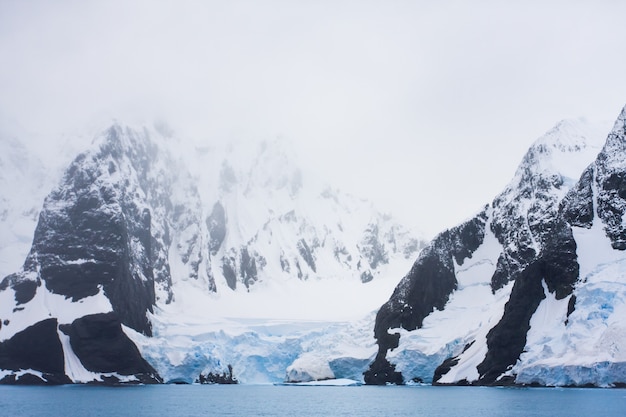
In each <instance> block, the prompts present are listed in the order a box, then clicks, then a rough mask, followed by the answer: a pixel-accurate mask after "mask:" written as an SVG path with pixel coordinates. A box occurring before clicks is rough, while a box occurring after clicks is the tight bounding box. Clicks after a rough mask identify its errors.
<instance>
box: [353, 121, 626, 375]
mask: <svg viewBox="0 0 626 417" xmlns="http://www.w3.org/2000/svg"><path fill="white" fill-rule="evenodd" d="M623 120H624V112H622V115H620V118H619V119H618V121H617V123H616V125H615V127H614V129H613V131H612V132H611V134H610V135H609V137H608V139H607V140H606V144H605V146H604V148H603V149H602V151H601V152H600V154H599V156H598V157H597V159H596V161H595V162H594V163H593V164H592V165H591V166H590V167H589V168H587V169H586V170H585V171H584V172H583V169H584V167H585V164H584V162H585V160H587V161H589V162H590V161H593V159H594V156H595V155H594V154H596V153H597V151H598V150H599V147H598V146H597V145H596V143H598V141H597V139H598V138H599V137H601V136H599V135H597V134H595V133H594V132H587V131H586V129H584V126H583V125H582V124H581V123H580V122H578V123H575V124H572V123H562V124H560V125H559V126H557V127H556V128H555V129H554V130H552V131H551V132H548V134H546V136H544V137H543V138H541V139H540V140H538V141H537V142H536V143H535V144H534V145H533V146H532V147H531V149H530V150H529V151H528V153H527V154H526V156H525V157H524V160H523V161H522V163H521V165H520V167H519V168H518V170H517V172H516V175H515V178H514V179H513V181H512V182H511V183H510V184H509V186H508V187H507V188H506V189H505V190H504V191H503V192H502V193H501V194H500V195H499V196H498V197H496V198H495V199H494V201H493V202H492V203H491V204H490V205H488V206H487V207H486V208H485V209H484V210H483V211H481V212H480V213H479V214H478V215H477V216H475V217H474V218H473V219H471V220H469V221H468V222H466V223H464V224H462V225H461V226H459V227H456V228H453V229H451V230H449V231H446V232H444V233H442V234H440V235H439V236H438V237H437V238H435V239H434V241H433V242H432V243H431V245H430V246H429V247H428V248H426V249H425V250H424V251H423V252H422V253H421V255H420V257H419V258H418V259H417V261H416V262H415V264H414V266H413V268H412V269H411V271H410V272H409V273H408V274H407V275H406V277H405V278H404V279H403V280H402V281H401V282H400V284H399V285H398V287H397V288H396V290H395V291H394V293H393V295H392V297H391V298H390V300H389V301H388V302H387V303H385V304H384V305H383V306H382V307H381V309H380V311H379V312H378V315H377V318H376V326H375V331H374V332H375V337H376V339H377V342H378V345H379V352H378V355H377V356H376V359H375V361H374V362H373V363H372V364H371V366H370V369H369V370H368V371H367V372H366V374H365V380H366V382H367V383H370V384H383V383H388V382H392V383H402V382H406V381H409V380H419V381H429V382H430V381H432V382H435V383H440V384H506V383H524V384H526V383H538V384H548V385H582V384H587V383H591V384H595V385H603V386H604V385H612V384H615V383H620V382H623V380H624V378H623V376H624V375H623V369H622V368H623V366H622V365H618V366H617V369H618V370H614V371H613V373H612V374H611V375H608V374H607V375H604V376H602V377H599V376H598V375H597V374H596V375H593V372H586V373H585V371H584V369H593V368H594V366H596V365H597V364H598V362H601V360H600V359H599V358H600V357H603V358H604V359H607V360H608V362H609V363H611V364H612V365H615V364H616V363H618V364H619V363H622V361H623V358H622V357H621V356H620V354H617V353H615V352H614V351H609V352H607V351H606V350H601V352H598V353H599V354H598V355H596V356H592V355H588V356H587V357H586V358H585V359H584V361H583V362H584V363H581V360H580V358H578V359H576V360H573V359H572V358H571V357H567V358H563V357H561V356H559V355H558V354H557V353H556V350H557V349H560V350H563V346H560V343H559V342H557V341H558V340H561V341H562V340H567V339H568V337H571V334H572V333H576V334H577V335H578V336H580V334H578V332H579V331H580V329H578V327H577V326H585V325H588V323H585V316H584V315H582V314H583V313H582V312H580V313H581V315H579V314H578V313H577V311H578V310H577V309H578V307H577V306H578V305H579V304H580V298H579V295H577V294H579V293H586V292H587V291H589V286H590V285H591V284H590V281H589V280H590V275H589V274H590V271H594V272H593V273H592V275H593V274H595V273H596V272H597V269H595V268H598V267H599V266H600V265H605V264H604V263H603V261H602V260H603V259H606V258H607V257H608V259H611V260H612V262H615V263H612V265H613V266H612V267H614V268H618V266H617V265H620V262H622V259H624V256H623V252H621V251H623V249H624V247H623V244H622V241H623V233H624V232H623V230H624V229H623V227H624V226H623V221H624V216H623V212H624V196H623V195H620V192H621V191H620V190H621V189H622V188H623V178H624V177H623V173H622V171H624V162H623V161H624V146H625V145H624V143H625V141H624V122H623ZM580 172H583V174H582V177H580V180H579V181H575V179H576V178H577V176H578V175H579V174H580ZM568 190H569V192H568ZM622 191H623V190H622ZM622 194H623V193H622ZM598 219H599V220H598ZM599 221H601V222H602V224H603V225H604V226H603V230H604V233H603V234H602V236H598V235H594V236H595V237H594V238H596V239H598V241H599V242H602V241H603V240H604V239H609V241H610V247H609V248H607V247H606V246H607V245H604V246H598V247H597V248H592V247H590V245H588V244H581V243H582V242H583V240H584V238H582V237H581V236H585V232H584V229H593V227H592V225H594V224H596V223H594V222H599ZM598 224H599V223H598ZM596 227H597V228H598V229H599V228H600V226H596ZM581 228H582V229H581ZM598 229H596V230H598ZM581 230H583V231H581ZM587 238H588V237H587ZM581 258H583V259H585V260H586V262H587V263H589V264H591V265H596V266H594V267H591V266H590V267H587V268H583V267H582V266H581ZM624 276H625V275H622V274H618V275H602V278H601V280H602V282H607V284H606V285H609V286H614V285H623V284H618V283H620V282H624ZM596 279H600V278H596ZM608 282H610V284H608ZM594 285H595V284H594ZM601 286H602V285H601ZM621 293H623V291H622V292H621ZM621 297H622V295H619V296H618V297H617V300H620V301H619V302H617V303H616V300H613V301H611V302H610V305H611V306H610V307H609V309H610V310H611V314H608V315H607V317H605V320H606V322H607V323H608V322H611V321H612V320H615V317H616V316H614V315H613V312H614V311H616V310H617V309H618V308H617V307H616V305H617V306H621V303H622V301H621ZM592 304H593V301H591V300H590V299H587V300H586V307H585V311H586V312H588V311H587V310H588V309H589V307H590V306H591V305H592ZM555 306H558V308H556V307H555ZM596 307H597V308H603V307H602V305H597V306H596ZM620 308H621V307H620ZM546 314H548V317H546V316H545V315H546ZM549 316H554V317H549ZM575 317H576V319H577V321H575V322H573V320H574V318H575ZM551 320H552V321H551ZM543 321H548V322H549V323H550V326H546V325H545V323H544V322H543ZM548 331H549V332H552V334H551V335H550V337H545V333H546V332H548ZM600 332H601V331H600ZM613 332H614V330H613ZM601 333H603V332H601ZM609 333H610V334H613V333H612V332H609ZM538 335H544V337H545V338H543V339H542V338H541V337H539V336H538ZM603 335H605V333H603ZM605 337H609V338H610V340H611V341H612V343H614V345H613V346H614V348H615V347H616V346H626V338H624V337H621V338H615V337H614V336H611V335H606V336H605ZM548 340H550V341H551V342H550V343H547V341H548ZM569 340H570V344H569V347H570V348H572V350H574V351H576V350H578V351H580V350H582V349H584V347H583V345H584V344H585V343H591V344H593V343H592V342H591V340H587V338H584V337H581V338H579V340H577V341H576V342H574V341H573V340H572V339H571V338H570V339H569ZM583 340H585V342H583ZM561 343H562V342H561ZM551 344H552V345H551ZM554 345H558V346H554ZM605 357H606V358H605ZM393 362H395V363H393ZM538 363H541V364H542V365H541V366H540V365H538ZM531 364H532V365H531ZM546 364H549V366H548V365H546ZM542 366H544V367H543V368H542ZM620 366H621V368H620ZM548 368H549V369H548ZM583 368H584V369H583ZM566 369H569V371H567V372H566V371H565V370H566ZM619 369H622V370H621V371H620V370H619ZM540 372H543V373H544V375H542V376H541V378H539V377H537V374H539V373H540ZM548 373H550V377H546V375H545V374H548ZM566 374H567V375H568V376H565V375H566Z"/></svg>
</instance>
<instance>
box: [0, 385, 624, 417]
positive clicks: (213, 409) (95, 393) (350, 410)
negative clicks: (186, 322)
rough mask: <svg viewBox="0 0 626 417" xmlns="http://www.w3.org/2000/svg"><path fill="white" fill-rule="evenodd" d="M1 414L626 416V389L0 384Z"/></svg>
mask: <svg viewBox="0 0 626 417" xmlns="http://www.w3.org/2000/svg"><path fill="white" fill-rule="evenodd" d="M0 415H1V416H7V417H8V416H11V417H27V416H28V417H32V416H46V417H47V416H59V417H81V416H90V417H97V416H106V417H119V416H133V417H142V416H166V417H183V416H185V417H186V416H288V417H294V416H386V417H397V416H428V417H438V416H446V417H450V416H463V417H497V416H523V417H531V416H550V417H559V416H563V417H565V416H567V417H575V416H594V417H611V416H620V417H621V416H624V415H626V390H624V389H578V388H567V389H566V388H486V387H485V388H482V387H480V388H479V387H431V386H404V387H396V386H387V387H375V386H360V387H298V386H272V385H230V386H225V385H159V386H125V387H98V386H69V385H68V386H57V387H21V386H0Z"/></svg>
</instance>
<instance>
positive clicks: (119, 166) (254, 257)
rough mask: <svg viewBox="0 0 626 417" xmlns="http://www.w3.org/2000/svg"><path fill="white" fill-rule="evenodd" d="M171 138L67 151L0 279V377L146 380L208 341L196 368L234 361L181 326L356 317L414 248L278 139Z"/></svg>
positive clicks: (415, 243) (122, 133)
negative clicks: (158, 357)
mask: <svg viewBox="0 0 626 417" xmlns="http://www.w3.org/2000/svg"><path fill="white" fill-rule="evenodd" d="M186 146H187V144H185V143H183V142H181V141H179V140H177V139H176V138H174V137H172V136H171V135H170V134H169V132H167V130H164V129H147V128H141V129H132V128H129V127H122V126H119V125H114V126H112V127H111V128H110V129H108V130H107V131H105V132H104V133H103V134H102V135H100V136H99V137H98V138H97V139H96V141H95V142H94V144H93V146H92V148H91V149H90V150H88V151H87V152H85V153H82V154H80V155H79V156H78V157H76V158H75V160H74V161H73V162H72V164H71V165H70V166H69V168H68V169H67V170H66V171H65V174H64V176H63V178H62V180H61V181H60V183H59V185H58V186H57V187H56V188H55V189H54V190H53V191H52V192H51V193H50V194H49V195H48V197H47V198H46V200H45V203H44V205H43V209H42V210H41V213H40V216H39V220H38V223H37V227H36V229H35V232H34V238H33V243H32V247H31V248H30V252H29V253H28V255H27V256H26V260H25V262H24V263H23V266H22V267H21V268H19V269H18V270H17V272H16V273H13V274H10V275H8V276H7V277H6V278H4V280H2V281H1V283H0V322H1V323H2V326H0V369H3V371H2V374H0V379H2V380H3V381H4V382H9V383H11V382H18V381H19V382H33V381H39V380H43V381H47V382H52V383H58V382H70V381H74V382H88V381H92V380H95V381H101V382H110V381H122V382H130V381H140V382H159V381H161V379H160V377H159V375H158V373H157V371H156V370H155V367H156V368H158V372H160V373H162V374H163V375H167V376H168V377H171V378H173V379H179V380H185V381H188V382H192V381H193V380H194V378H199V375H200V374H196V375H189V374H188V373H185V372H183V373H182V374H181V375H178V374H176V373H175V372H173V371H171V369H172V368H176V366H177V365H176V364H177V363H178V362H177V361H178V360H179V359H177V358H180V357H185V355H188V354H191V353H192V352H194V350H193V349H199V350H200V351H201V352H208V356H196V359H195V360H196V361H200V362H202V363H204V366H203V368H202V369H201V370H200V371H204V370H207V369H209V371H208V372H213V373H217V374H221V373H222V372H223V371H224V370H225V369H226V365H227V362H225V361H226V360H228V361H229V362H230V361H231V359H232V362H236V363H237V364H241V363H242V362H241V361H242V360H243V359H241V358H239V359H237V357H231V356H226V357H224V358H222V360H220V357H216V356H213V353H211V352H213V351H211V350H210V349H209V348H208V347H207V346H206V344H204V342H199V341H198V339H197V337H200V339H201V340H205V339H206V340H209V339H210V338H211V337H213V336H211V334H212V333H211V332H212V331H213V329H215V325H216V323H218V324H219V323H224V321H223V318H224V317H231V318H235V319H245V318H249V317H254V318H256V319H265V320H272V319H274V320H276V319H280V318H285V317H288V318H290V319H294V318H296V319H298V318H300V319H302V318H306V319H308V320H311V319H315V318H320V319H324V320H325V319H327V318H328V317H329V316H330V317H333V320H338V317H339V316H341V317H349V318H352V317H356V316H359V315H361V314H364V313H365V312H368V311H371V310H373V309H374V308H375V306H376V305H377V304H379V303H380V302H381V301H382V300H381V297H384V296H385V295H386V294H388V293H389V292H390V291H391V288H392V287H393V285H395V282H393V279H388V278H385V277H388V276H394V274H392V273H389V272H390V271H391V269H393V268H398V267H399V266H400V267H406V266H408V263H409V262H410V261H411V258H412V257H414V256H415V255H416V253H417V252H418V251H419V249H420V248H421V246H422V245H423V241H422V240H420V238H419V237H418V236H416V235H414V234H412V233H411V232H409V231H408V230H406V229H404V228H403V227H401V226H400V225H398V224H396V223H395V222H394V221H393V219H392V218H391V217H389V216H387V215H382V214H380V213H378V212H376V210H375V209H374V208H373V207H372V205H371V204H370V203H367V202H365V201H362V200H358V199H356V198H354V197H351V196H349V195H346V194H343V193H341V192H339V191H338V190H333V189H331V188H329V187H327V186H324V185H323V184H317V183H316V181H315V178H314V177H312V176H310V175H308V174H307V173H303V172H302V171H301V170H300V169H299V168H298V166H297V164H296V163H295V162H294V157H293V156H292V155H289V149H288V147H287V145H286V144H284V143H273V144H272V143H270V144H268V143H264V144H261V145H260V146H259V147H237V146H235V145H233V146H231V148H230V149H228V148H226V149H196V150H195V151H194V152H189V149H188V148H185V147H186ZM190 155H191V156H190ZM14 197H15V198H18V197H17V195H15V194H14ZM395 276H398V275H395ZM348 295H350V296H354V297H355V299H356V300H358V302H356V303H354V302H353V301H352V300H351V297H349V296H348ZM320 312H321V314H320ZM324 326H325V325H324ZM181 329H182V330H181ZM200 335H203V336H200ZM129 337H130V338H129ZM131 338H132V340H131ZM27 340H37V342H38V343H37V346H39V347H38V348H37V349H30V348H24V343H27V342H26V341H27ZM174 340H178V341H179V342H180V343H181V345H174V346H171V348H170V347H169V346H170V343H172V341H174ZM182 341H184V343H183V342H182ZM271 343H274V341H271ZM271 343H270V344H271ZM137 345H138V346H139V347H140V349H141V351H142V352H145V353H144V357H145V358H152V359H154V358H155V356H151V355H150V354H149V353H148V352H149V351H150V350H149V347H150V346H161V347H164V350H161V351H160V352H162V353H163V352H164V353H163V355H162V358H163V357H167V358H172V359H171V362H162V361H156V362H151V363H148V362H146V361H145V360H144V357H142V356H141V355H140V354H139V350H138V349H137ZM29 346H30V345H29ZM227 346H229V341H228V340H227V339H225V340H223V341H222V342H221V344H220V349H226V347H227ZM30 347H31V348H32V346H30ZM180 349H183V351H182V352H181V351H180ZM43 351H45V352H48V353H46V354H45V355H43V353H42V352H43ZM42 355H43V356H42ZM236 359H237V361H235V360H236ZM294 359H295V358H294ZM212 363H214V364H221V368H219V367H218V368H215V367H213V368H211V366H210V365H211V364H212ZM287 365H288V364H287ZM284 368H286V366H285V367H284ZM189 369H195V368H194V367H193V366H192V367H191V368H189V367H188V368H187V370H189ZM235 372H240V374H241V375H242V376H243V378H242V380H243V379H245V378H246V375H247V374H246V373H245V372H243V370H240V369H235ZM281 372H282V373H283V375H284V372H285V369H282V370H281ZM203 375H205V377H206V375H207V373H206V372H205V373H204V374H203ZM251 375H252V374H251ZM272 375H273V374H272ZM250 378H253V377H252V376H251V377H250ZM266 378H269V380H271V381H275V379H273V378H274V377H273V376H271V377H268V376H266ZM281 380H282V379H281Z"/></svg>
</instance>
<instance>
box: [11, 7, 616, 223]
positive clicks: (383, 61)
mask: <svg viewBox="0 0 626 417" xmlns="http://www.w3.org/2000/svg"><path fill="white" fill-rule="evenodd" d="M624 12H626V5H624V4H623V2H618V1H611V0H605V1H596V2H586V1H547V2H539V1H530V2H523V3H522V2H518V3H515V4H513V3H512V2H506V3H504V2H497V1H477V2H460V1H442V2H429V1H401V0H395V1H382V0H380V1H357V0H343V1H341V0H340V1H330V0H328V1H316V2H312V1H305V0H300V1H279V0H270V1H228V2H225V1H147V0H144V1H117V0H112V1H59V2H47V1H29V2H19V1H14V0H0V53H1V56H2V57H3V65H2V66H0V91H1V92H2V94H0V115H2V116H3V117H4V118H12V119H16V120H18V121H19V122H20V123H21V124H22V125H24V126H26V127H28V128H29V129H30V130H32V131H37V132H39V133H41V134H42V135H43V136H42V135H40V136H39V137H46V138H54V137H56V136H55V135H57V134H58V133H60V132H64V133H66V134H74V133H76V132H82V131H84V130H85V129H87V128H86V126H90V128H91V127H93V126H99V125H104V124H105V123H107V122H108V120H110V119H111V118H116V119H118V120H120V121H128V122H131V123H137V122H151V121H152V120H154V119H155V118H158V119H163V120H167V121H168V123H169V124H170V125H172V126H173V127H174V128H175V129H176V130H177V131H178V132H180V133H181V134H184V135H187V136H193V137H195V138H200V139H202V140H207V141H215V140H224V139H229V138H241V137H243V138H253V139H259V138H267V137H272V136H276V135H284V136H288V137H290V138H292V139H293V140H295V141H298V142H299V143H300V146H301V148H302V149H303V151H304V152H306V154H307V155H310V156H311V163H317V162H319V163H320V164H321V165H323V167H324V168H325V171H326V172H327V174H328V175H329V176H331V177H333V178H334V179H335V181H336V182H337V184H338V185H345V186H347V187H350V188H353V189H355V190H356V192H357V193H359V194H364V195H366V196H369V197H371V198H373V199H375V200H376V199H377V200H379V202H380V204H382V205H383V206H386V207H387V208H389V209H393V211H395V212H397V213H400V214H401V215H402V216H404V217H405V218H411V219H413V220H414V221H415V222H416V223H418V224H422V225H423V228H424V229H425V230H427V231H428V232H430V233H434V232H436V231H438V230H440V229H441V228H442V227H449V226H452V225H454V224H455V223H456V222H458V221H460V220H462V219H463V218H464V217H467V216H470V215H471V214H472V212H474V211H476V210H478V209H479V208H480V206H481V205H482V204H483V203H486V202H488V201H489V200H490V199H491V198H492V197H493V196H494V195H495V193H497V192H498V191H499V190H500V189H501V188H502V187H503V186H504V185H505V184H506V183H507V182H508V180H509V179H510V177H511V176H512V174H513V172H514V169H515V165H516V164H517V163H518V162H519V160H520V158H521V157H522V155H523V153H524V152H525V150H526V148H527V147H528V146H529V145H530V143H531V142H532V141H533V140H534V139H535V138H536V137H538V136H539V135H541V134H542V133H543V132H544V131H546V130H548V129H549V128H550V127H551V126H552V125H553V124H555V123H556V122H557V121H558V120H559V119H562V118H566V117H577V116H580V115H585V116H587V117H589V118H591V119H598V118H600V119H610V118H612V117H614V116H615V115H617V113H618V112H619V110H620V108H621V106H623V105H624V104H626V83H624V81H623V69H624V68H625V67H626V65H624V64H626V56H625V55H624V54H623V53H622V51H623V46H624V45H623V40H624V39H626V27H625V26H624V25H623V23H622V22H621V19H622V17H623V16H624ZM433 197H434V198H435V199H433ZM423 219H428V220H427V221H426V220H423Z"/></svg>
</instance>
